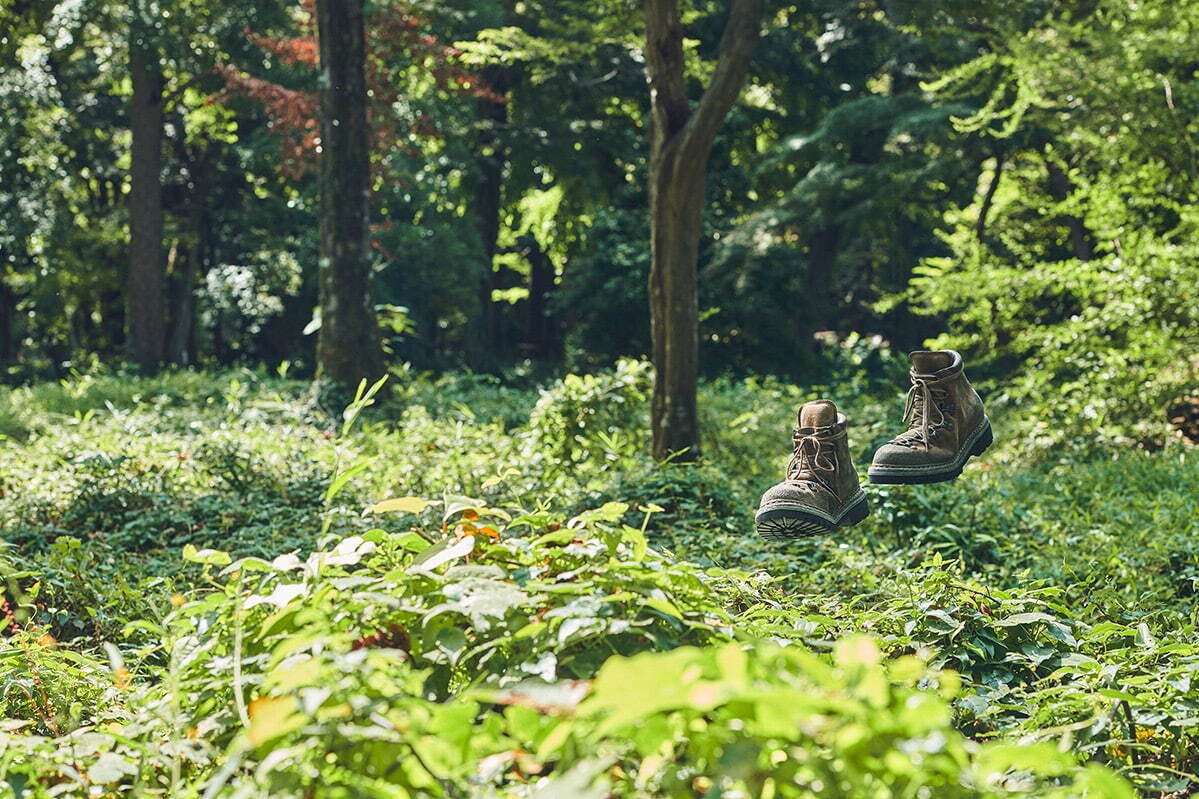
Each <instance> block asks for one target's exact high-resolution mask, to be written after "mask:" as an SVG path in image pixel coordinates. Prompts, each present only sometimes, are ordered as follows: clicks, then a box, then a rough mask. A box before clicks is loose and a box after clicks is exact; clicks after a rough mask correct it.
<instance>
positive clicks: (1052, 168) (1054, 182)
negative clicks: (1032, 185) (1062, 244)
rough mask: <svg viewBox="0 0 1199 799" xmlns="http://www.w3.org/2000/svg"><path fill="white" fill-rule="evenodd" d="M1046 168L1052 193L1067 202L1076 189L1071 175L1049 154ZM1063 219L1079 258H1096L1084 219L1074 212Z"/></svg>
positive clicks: (1083, 259) (1058, 199)
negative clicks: (1071, 182)
mask: <svg viewBox="0 0 1199 799" xmlns="http://www.w3.org/2000/svg"><path fill="white" fill-rule="evenodd" d="M1045 169H1046V170H1047V171H1048V172H1049V193H1050V195H1051V196H1052V197H1053V199H1055V200H1057V201H1058V202H1065V200H1066V199H1067V198H1069V196H1070V192H1072V191H1074V186H1072V185H1071V184H1070V176H1069V175H1067V174H1066V173H1065V172H1063V171H1062V169H1061V167H1059V166H1058V165H1057V164H1056V163H1055V162H1054V161H1053V160H1052V159H1051V158H1050V157H1048V156H1046V158H1045ZM1063 220H1064V221H1065V223H1066V230H1067V231H1068V233H1069V236H1070V246H1071V247H1073V248H1074V255H1075V256H1076V257H1077V258H1078V260H1080V261H1089V260H1091V259H1092V258H1094V257H1095V248H1094V247H1092V246H1091V239H1090V237H1089V236H1088V235H1087V226H1086V225H1084V224H1083V221H1082V220H1081V219H1079V218H1078V217H1077V216H1074V215H1073V214H1066V215H1064V216H1063Z"/></svg>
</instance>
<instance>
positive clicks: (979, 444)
mask: <svg viewBox="0 0 1199 799" xmlns="http://www.w3.org/2000/svg"><path fill="white" fill-rule="evenodd" d="M994 442H995V435H994V434H993V433H992V432H991V423H990V422H989V421H988V422H987V426H986V427H985V428H984V429H983V432H982V435H980V436H979V437H978V440H977V441H975V442H974V448H973V449H971V450H970V454H971V455H973V456H975V457H978V456H979V455H982V454H983V453H984V452H986V451H987V448H988V447H990V446H991V444H993V443H994Z"/></svg>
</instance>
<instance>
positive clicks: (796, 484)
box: [758, 480, 832, 513]
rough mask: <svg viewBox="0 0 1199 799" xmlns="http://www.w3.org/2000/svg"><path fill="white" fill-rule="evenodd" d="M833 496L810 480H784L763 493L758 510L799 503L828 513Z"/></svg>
mask: <svg viewBox="0 0 1199 799" xmlns="http://www.w3.org/2000/svg"><path fill="white" fill-rule="evenodd" d="M830 500H832V497H831V496H830V495H829V493H828V491H825V490H824V489H822V488H820V487H819V486H816V485H813V484H811V483H808V482H801V481H796V480H784V481H783V482H781V483H779V484H778V485H775V486H771V487H770V488H769V489H767V491H766V493H765V494H763V495H762V501H761V503H759V505H758V510H759V511H763V510H769V509H770V508H771V507H777V506H779V505H798V506H802V507H807V508H812V509H814V510H818V511H821V512H823V513H828V512H829V511H830Z"/></svg>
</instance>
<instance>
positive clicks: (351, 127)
mask: <svg viewBox="0 0 1199 799" xmlns="http://www.w3.org/2000/svg"><path fill="white" fill-rule="evenodd" d="M316 17H317V35H318V39H319V44H320V69H321V75H320V101H321V102H320V129H321V156H320V202H321V206H320V229H321V257H320V304H321V329H320V336H319V338H318V340H317V346H316V354H317V361H318V364H319V367H320V372H321V375H322V376H323V377H325V378H326V379H328V380H330V381H332V382H334V383H339V384H342V385H346V386H351V385H354V384H356V383H357V382H358V381H359V380H362V379H364V378H365V379H368V380H377V379H378V378H379V377H380V376H381V375H382V374H383V369H384V366H383V348H382V343H381V342H380V339H379V325H378V323H377V321H376V319H375V308H374V304H373V302H372V300H371V288H370V282H371V268H370V259H369V256H368V249H367V235H368V232H369V227H368V202H367V201H368V192H369V190H370V151H369V145H370V142H369V132H368V129H367V120H366V103H367V93H366V42H365V30H364V26H363V1H362V0H317V4H316Z"/></svg>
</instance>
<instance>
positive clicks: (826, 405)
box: [799, 400, 837, 427]
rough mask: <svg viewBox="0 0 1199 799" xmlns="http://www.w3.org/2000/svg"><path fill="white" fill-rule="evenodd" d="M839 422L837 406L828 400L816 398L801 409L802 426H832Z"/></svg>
mask: <svg viewBox="0 0 1199 799" xmlns="http://www.w3.org/2000/svg"><path fill="white" fill-rule="evenodd" d="M836 423H837V406H836V405H834V404H833V403H831V402H829V401H828V400H815V401H813V402H809V403H807V404H806V405H804V406H803V407H802V408H800V409H799V426H800V427H830V426H831V425H834V424H836Z"/></svg>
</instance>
